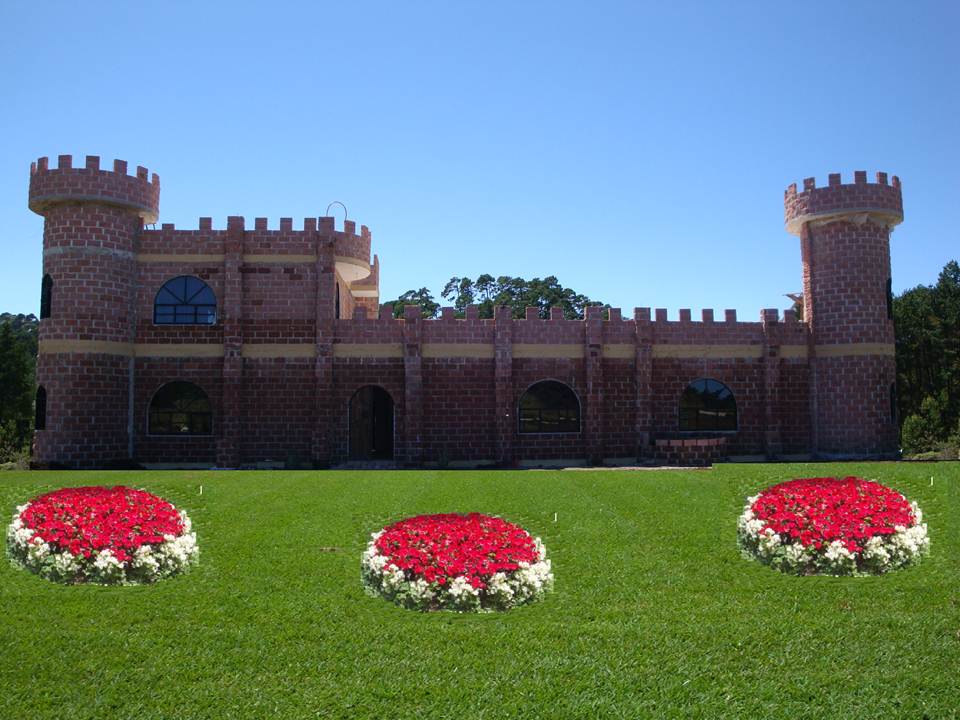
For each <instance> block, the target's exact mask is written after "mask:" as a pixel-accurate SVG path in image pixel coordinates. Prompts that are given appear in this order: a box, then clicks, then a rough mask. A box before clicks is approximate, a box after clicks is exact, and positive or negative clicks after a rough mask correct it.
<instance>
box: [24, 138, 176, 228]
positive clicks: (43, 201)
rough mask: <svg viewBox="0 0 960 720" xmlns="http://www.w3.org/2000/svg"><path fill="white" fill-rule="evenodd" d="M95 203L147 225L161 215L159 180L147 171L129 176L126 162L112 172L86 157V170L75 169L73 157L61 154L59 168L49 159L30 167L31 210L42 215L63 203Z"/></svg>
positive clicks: (139, 170)
mask: <svg viewBox="0 0 960 720" xmlns="http://www.w3.org/2000/svg"><path fill="white" fill-rule="evenodd" d="M84 201H86V202H95V203H103V204H106V205H113V206H115V207H122V208H128V209H130V210H133V211H135V212H136V213H137V214H138V215H139V216H140V217H141V218H143V221H144V222H146V223H153V222H156V221H157V217H158V215H159V212H160V177H159V176H158V175H157V174H156V173H154V174H153V177H152V178H151V177H150V175H149V172H148V171H147V168H145V167H137V171H136V175H128V174H127V161H126V160H114V161H113V170H101V169H100V158H99V157H98V156H96V155H87V157H86V162H85V163H84V167H78V168H75V167H73V156H71V155H60V156H59V157H58V159H57V167H55V168H51V167H50V164H49V160H48V158H45V157H42V158H40V159H39V160H37V161H36V162H35V163H31V164H30V200H29V206H30V209H31V210H33V211H34V212H35V213H37V214H39V215H43V214H44V213H45V212H46V210H47V209H48V208H50V207H52V206H54V205H57V204H60V203H70V202H84Z"/></svg>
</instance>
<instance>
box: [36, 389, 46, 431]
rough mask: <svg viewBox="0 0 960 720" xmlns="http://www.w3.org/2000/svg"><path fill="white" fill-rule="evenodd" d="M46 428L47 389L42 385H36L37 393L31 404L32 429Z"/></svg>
mask: <svg viewBox="0 0 960 720" xmlns="http://www.w3.org/2000/svg"><path fill="white" fill-rule="evenodd" d="M46 428H47V390H46V388H44V387H43V385H39V386H38V387H37V395H36V399H35V402H34V406H33V429H34V430H46Z"/></svg>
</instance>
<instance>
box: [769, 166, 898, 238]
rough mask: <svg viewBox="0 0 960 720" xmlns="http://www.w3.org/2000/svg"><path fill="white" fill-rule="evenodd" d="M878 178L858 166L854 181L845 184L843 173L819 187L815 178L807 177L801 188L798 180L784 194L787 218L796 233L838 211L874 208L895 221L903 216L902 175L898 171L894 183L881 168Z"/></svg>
mask: <svg viewBox="0 0 960 720" xmlns="http://www.w3.org/2000/svg"><path fill="white" fill-rule="evenodd" d="M875 177H876V182H875V183H868V182H867V173H866V171H863V170H857V171H856V172H855V173H854V181H853V183H852V184H843V182H842V180H841V177H840V174H839V173H834V174H832V175H830V176H829V178H828V184H827V186H826V187H820V188H818V187H817V183H816V179H815V178H807V179H805V180H804V181H803V189H802V190H800V191H798V190H797V185H796V183H793V184H792V185H790V186H789V187H788V188H787V189H786V191H785V192H784V194H783V205H784V222H785V224H786V226H787V228H788V230H790V232H793V233H795V234H799V229H800V225H801V224H802V223H804V222H810V221H813V220H817V219H821V218H826V217H830V216H835V215H842V214H853V213H864V212H871V213H873V214H875V215H878V216H882V217H885V218H888V221H889V222H891V223H892V224H896V223H898V222H900V221H902V220H903V197H902V193H901V185H900V178H898V177H897V176H896V175H894V176H893V177H892V178H891V180H890V183H889V184H888V181H887V173H885V172H878V173H877V174H876V176H875Z"/></svg>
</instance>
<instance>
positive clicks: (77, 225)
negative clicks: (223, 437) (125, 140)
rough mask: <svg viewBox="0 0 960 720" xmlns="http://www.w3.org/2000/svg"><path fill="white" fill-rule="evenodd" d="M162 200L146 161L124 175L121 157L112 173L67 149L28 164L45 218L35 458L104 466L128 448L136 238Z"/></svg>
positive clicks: (33, 196) (35, 204)
mask: <svg viewBox="0 0 960 720" xmlns="http://www.w3.org/2000/svg"><path fill="white" fill-rule="evenodd" d="M159 199H160V180H159V178H158V177H157V176H156V175H153V177H152V178H149V177H148V173H147V169H146V168H143V167H138V168H137V171H136V175H133V176H131V175H128V174H127V163H126V162H125V161H122V160H116V161H114V163H113V170H112V171H109V170H101V169H100V158H99V157H95V156H87V158H86V162H85V166H84V167H82V168H74V167H73V159H72V158H71V156H69V155H61V156H60V157H59V161H58V166H57V167H56V168H51V167H49V163H48V160H47V158H45V157H43V158H40V159H39V160H38V161H37V162H36V163H33V164H32V165H31V167H30V199H29V206H30V209H31V210H33V211H34V212H36V213H38V214H40V215H43V217H44V228H43V272H44V277H43V283H42V287H43V296H42V300H43V302H42V303H41V305H42V307H41V321H40V354H39V359H38V362H37V384H38V386H39V387H40V388H43V392H41V391H39V390H38V393H37V397H38V402H39V401H41V400H44V401H45V403H46V408H45V410H46V412H45V426H44V427H43V428H41V429H38V430H37V431H36V433H35V436H34V461H35V462H36V463H38V464H41V465H45V464H63V465H67V466H70V467H93V466H101V467H102V466H103V465H104V462H105V460H106V461H107V462H109V460H114V459H115V460H123V459H126V458H128V457H129V456H130V455H129V453H130V451H131V440H130V438H131V435H132V432H131V431H132V426H131V421H132V413H131V386H132V378H133V367H132V364H133V341H134V332H135V312H136V309H135V288H136V279H137V265H136V252H137V243H138V238H139V234H140V231H141V230H142V228H143V224H144V222H155V221H156V219H157V213H158V210H159ZM39 417H40V413H39V412H38V418H39Z"/></svg>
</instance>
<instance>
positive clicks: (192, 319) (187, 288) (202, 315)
mask: <svg viewBox="0 0 960 720" xmlns="http://www.w3.org/2000/svg"><path fill="white" fill-rule="evenodd" d="M216 321H217V298H216V296H215V295H214V294H213V290H211V289H210V286H209V285H207V284H206V283H205V282H204V281H203V280H201V279H200V278H195V277H193V276H192V275H181V276H180V277H175V278H173V279H172V280H167V282H165V283H164V284H163V287H162V288H160V292H158V293H157V297H156V298H155V299H154V301H153V322H154V323H156V324H157V325H213V324H214V323H215V322H216Z"/></svg>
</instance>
